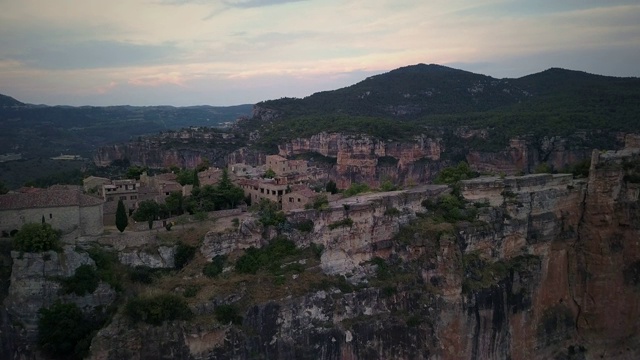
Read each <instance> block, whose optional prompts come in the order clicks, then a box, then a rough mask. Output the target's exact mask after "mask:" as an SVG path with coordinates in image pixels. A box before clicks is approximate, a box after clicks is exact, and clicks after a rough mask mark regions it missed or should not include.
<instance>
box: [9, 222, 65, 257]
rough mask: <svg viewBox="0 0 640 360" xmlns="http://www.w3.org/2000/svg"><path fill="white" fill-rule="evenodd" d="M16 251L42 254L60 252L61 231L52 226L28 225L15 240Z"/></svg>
mask: <svg viewBox="0 0 640 360" xmlns="http://www.w3.org/2000/svg"><path fill="white" fill-rule="evenodd" d="M13 240H14V241H13V246H14V249H16V250H18V251H24V252H42V251H49V250H58V249H59V247H60V244H59V241H60V231H59V230H55V229H53V228H52V227H51V224H47V223H44V224H36V223H26V224H24V225H22V228H21V229H20V231H18V233H17V234H16V235H15V237H14V239H13Z"/></svg>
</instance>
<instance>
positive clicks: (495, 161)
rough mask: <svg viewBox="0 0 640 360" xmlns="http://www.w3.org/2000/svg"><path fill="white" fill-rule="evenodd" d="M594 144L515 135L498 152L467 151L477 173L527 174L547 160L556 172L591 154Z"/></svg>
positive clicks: (559, 138) (469, 161)
mask: <svg viewBox="0 0 640 360" xmlns="http://www.w3.org/2000/svg"><path fill="white" fill-rule="evenodd" d="M592 149H593V147H588V146H571V145H570V144H569V141H568V139H566V138H562V137H550V138H546V137H545V138H543V139H541V140H535V139H527V138H526V137H525V138H516V139H511V140H510V141H509V146H508V147H507V148H505V149H504V150H501V151H493V152H488V151H479V150H474V149H471V150H470V151H469V152H468V153H467V154H466V160H467V162H468V163H469V165H470V166H471V167H472V168H473V169H474V170H476V171H478V172H480V173H489V174H506V175H516V174H528V173H531V172H533V171H534V170H535V167H536V166H537V165H539V164H541V163H546V164H548V165H549V166H551V167H552V168H553V169H555V170H556V171H560V170H562V169H566V168H568V167H569V166H571V165H573V164H576V163H578V162H580V161H582V160H585V159H588V158H589V157H590V156H591V151H592Z"/></svg>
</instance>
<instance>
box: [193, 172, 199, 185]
mask: <svg viewBox="0 0 640 360" xmlns="http://www.w3.org/2000/svg"><path fill="white" fill-rule="evenodd" d="M192 183H193V187H200V178H198V170H193V181H192Z"/></svg>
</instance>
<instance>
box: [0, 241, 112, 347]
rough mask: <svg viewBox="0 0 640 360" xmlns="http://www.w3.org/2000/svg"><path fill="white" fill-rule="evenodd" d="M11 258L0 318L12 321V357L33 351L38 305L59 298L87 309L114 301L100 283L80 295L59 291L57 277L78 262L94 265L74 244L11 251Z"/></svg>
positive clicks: (70, 272)
mask: <svg viewBox="0 0 640 360" xmlns="http://www.w3.org/2000/svg"><path fill="white" fill-rule="evenodd" d="M12 257H13V268H12V270H11V285H10V287H9V294H8V296H7V298H6V299H5V301H4V307H5V311H6V312H5V311H3V312H2V313H3V314H2V317H3V318H4V319H3V320H4V321H10V323H11V324H13V330H14V331H15V333H14V334H13V336H12V337H13V339H12V341H11V344H9V345H8V349H10V351H11V353H13V354H14V355H15V357H16V358H31V357H33V356H35V354H36V353H37V352H36V349H35V346H34V345H33V344H35V340H36V337H37V325H38V311H39V310H40V308H42V307H50V306H51V305H53V304H54V303H55V302H56V301H58V300H59V301H62V302H66V303H75V304H76V305H78V307H80V308H81V309H83V310H86V311H90V310H92V309H94V308H95V307H97V306H106V305H109V304H111V303H112V302H113V301H114V300H115V297H116V294H115V291H114V290H113V289H112V288H111V287H109V286H108V285H107V284H105V283H102V282H101V283H100V284H99V285H98V288H97V289H96V290H95V291H94V292H93V293H91V294H87V295H84V296H78V295H75V294H61V293H60V289H61V285H60V282H59V281H57V280H56V279H57V278H68V277H70V276H73V275H74V273H75V270H76V269H77V268H78V267H80V266H81V265H91V266H95V262H94V261H93V260H92V259H91V258H90V257H89V255H88V254H87V253H85V252H77V251H76V250H75V247H74V246H71V245H67V246H65V247H64V250H63V251H62V252H60V253H57V252H54V251H48V252H44V253H23V254H21V253H19V252H16V251H14V252H12ZM3 323H4V322H3ZM4 324H5V325H6V323H4ZM0 335H2V337H4V336H6V334H0ZM4 341H6V339H3V342H4Z"/></svg>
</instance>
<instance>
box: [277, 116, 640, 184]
mask: <svg viewBox="0 0 640 360" xmlns="http://www.w3.org/2000/svg"><path fill="white" fill-rule="evenodd" d="M434 133H436V134H437V136H431V137H428V136H425V135H419V136H416V137H415V138H414V139H412V140H410V141H403V142H398V141H383V140H379V139H375V138H373V137H370V136H366V135H346V134H341V133H320V134H316V135H313V136H311V137H309V138H299V139H295V140H292V141H290V142H288V143H286V144H283V145H280V146H279V154H280V155H281V156H285V157H291V156H295V155H300V154H309V153H317V154H320V155H322V156H325V157H329V158H335V159H336V164H335V165H334V166H333V168H332V169H331V171H330V173H329V177H330V178H332V179H335V181H336V183H337V184H338V186H339V187H341V188H347V187H349V185H350V184H352V183H354V182H360V183H366V184H368V185H369V186H370V187H379V186H380V185H381V183H382V182H384V181H386V180H389V181H392V182H394V183H396V184H403V185H413V184H419V183H430V182H432V181H433V179H434V178H435V176H436V175H437V173H438V172H439V171H440V170H441V169H442V168H443V167H446V166H449V165H451V164H452V162H453V161H452V160H454V159H460V160H462V159H464V160H466V161H467V162H468V163H469V165H470V166H471V168H472V169H473V170H475V171H478V172H480V173H482V174H503V175H519V174H529V173H533V172H535V171H536V168H537V167H538V166H539V165H540V164H546V165H547V166H549V167H550V168H551V169H554V170H556V171H562V170H565V169H569V168H570V167H571V166H573V165H575V164H577V163H579V162H581V161H584V160H588V159H589V157H590V156H591V151H592V150H593V148H594V147H595V146H596V145H598V144H606V145H609V146H615V145H617V146H620V147H621V146H622V142H623V140H624V138H625V136H624V135H623V136H622V137H620V136H616V137H613V135H611V134H587V133H577V134H574V135H572V136H570V137H558V136H555V137H544V138H540V139H538V138H533V137H531V136H523V137H519V138H513V139H510V140H509V142H508V143H509V145H508V146H506V147H502V146H497V145H495V144H494V145H491V146H489V145H488V143H489V141H490V139H489V135H488V134H489V131H488V130H486V129H469V128H458V129H456V130H455V131H453V133H446V132H443V131H434ZM626 138H627V140H626V141H627V143H629V144H632V145H633V144H635V142H634V140H633V139H635V138H634V136H632V135H626ZM486 148H493V149H497V150H490V151H488V150H482V149H486ZM456 161H458V160H456Z"/></svg>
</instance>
